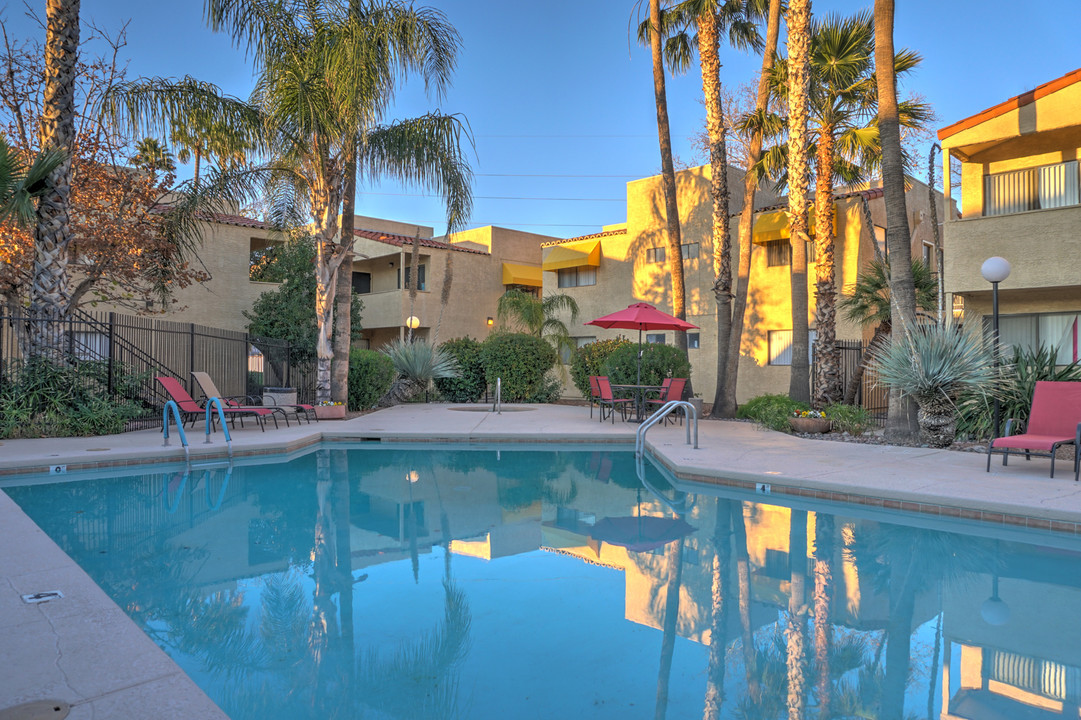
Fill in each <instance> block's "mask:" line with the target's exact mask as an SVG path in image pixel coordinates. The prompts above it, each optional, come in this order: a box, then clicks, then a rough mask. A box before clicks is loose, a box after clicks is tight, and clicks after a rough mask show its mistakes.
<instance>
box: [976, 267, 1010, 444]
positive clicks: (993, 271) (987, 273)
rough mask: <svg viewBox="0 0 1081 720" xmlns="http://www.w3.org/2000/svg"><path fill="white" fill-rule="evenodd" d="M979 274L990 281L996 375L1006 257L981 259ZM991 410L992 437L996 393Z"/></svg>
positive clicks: (995, 432) (995, 431)
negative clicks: (1000, 307) (1000, 298)
mask: <svg viewBox="0 0 1081 720" xmlns="http://www.w3.org/2000/svg"><path fill="white" fill-rule="evenodd" d="M980 274H981V275H983V279H984V280H986V281H987V282H989V283H991V332H992V333H993V335H994V338H993V339H992V343H993V345H992V348H993V353H994V355H993V356H992V358H991V363H992V367H994V368H995V370H996V372H995V375H996V376H997V375H998V372H997V370H998V284H999V283H1000V282H1002V281H1003V280H1005V279H1006V278H1008V277H1009V276H1010V263H1009V261H1008V260H1006V258H1001V257H998V256H995V257H989V258H987V259H986V260H984V261H983V265H981V266H980ZM993 408H994V409H993V411H992V415H991V432H992V435H991V437H992V438H997V437H998V429H999V414H1000V412H1001V407H1000V405H999V401H998V395H997V394H996V396H995V399H994V405H993Z"/></svg>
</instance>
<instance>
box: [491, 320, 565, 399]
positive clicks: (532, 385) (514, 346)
mask: <svg viewBox="0 0 1081 720" xmlns="http://www.w3.org/2000/svg"><path fill="white" fill-rule="evenodd" d="M558 359H559V356H558V354H557V353H556V351H555V349H554V348H553V347H552V346H551V345H549V344H548V343H547V342H545V341H544V340H541V339H540V338H538V337H534V336H532V335H523V334H519V333H495V334H493V335H491V336H489V337H488V339H487V340H485V341H484V342H483V343H482V344H481V362H482V363H483V365H484V377H485V380H486V382H487V383H488V385H490V386H492V387H494V386H495V383H496V378H501V379H502V383H503V384H502V399H503V402H550V400H551V396H552V382H551V380H549V379H548V378H547V375H548V371H549V370H551V369H552V367H553V366H554V365H555V364H556V361H557V360H558ZM556 392H557V393H558V390H557V391H556Z"/></svg>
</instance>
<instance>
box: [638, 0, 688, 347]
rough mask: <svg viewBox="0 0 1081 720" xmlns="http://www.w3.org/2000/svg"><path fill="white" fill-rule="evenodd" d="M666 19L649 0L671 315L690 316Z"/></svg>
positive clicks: (683, 339) (680, 341) (682, 338)
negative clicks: (667, 73)
mask: <svg viewBox="0 0 1081 720" xmlns="http://www.w3.org/2000/svg"><path fill="white" fill-rule="evenodd" d="M662 24H663V20H662V13H661V0H649V30H648V32H649V48H650V53H651V55H652V57H653V97H654V102H655V104H656V106H657V140H658V143H659V145H660V150H661V187H662V188H663V191H664V213H665V222H666V228H667V235H668V252H667V253H666V256H667V258H668V274H669V276H671V278H672V314H673V315H675V316H676V317H678V318H679V319H680V320H686V319H687V303H686V297H687V292H686V286H685V284H684V279H683V247H682V240H681V239H680V228H679V205H678V203H677V202H676V171H675V165H674V163H673V160H672V133H671V129H670V128H669V125H668V99H667V96H666V94H665V86H664V52H663V49H662V45H663V39H664V34H663V27H662ZM676 347H678V348H679V349H680V350H681V351H682V352H683V354H684V355H686V354H687V334H686V333H681V332H677V333H676Z"/></svg>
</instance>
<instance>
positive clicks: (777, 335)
mask: <svg viewBox="0 0 1081 720" xmlns="http://www.w3.org/2000/svg"><path fill="white" fill-rule="evenodd" d="M817 335H818V333H816V332H815V331H814V330H810V331H808V333H807V345H808V347H810V348H811V355H812V357H811V358H810V361H811V363H812V364H814V357H813V355H814V346H815V338H816V337H817ZM768 342H769V364H770V365H791V364H792V331H791V330H770V331H769V338H768Z"/></svg>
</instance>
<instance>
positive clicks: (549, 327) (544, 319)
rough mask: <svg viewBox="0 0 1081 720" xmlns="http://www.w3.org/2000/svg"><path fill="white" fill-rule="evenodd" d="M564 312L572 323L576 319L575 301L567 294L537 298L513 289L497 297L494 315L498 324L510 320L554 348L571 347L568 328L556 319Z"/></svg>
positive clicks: (571, 342) (552, 294) (571, 341)
mask: <svg viewBox="0 0 1081 720" xmlns="http://www.w3.org/2000/svg"><path fill="white" fill-rule="evenodd" d="M564 312H566V313H570V321H571V324H572V325H573V324H574V323H576V322H578V303H577V302H575V301H574V298H572V297H571V296H570V295H567V294H565V293H549V294H548V295H546V296H545V297H544V298H543V299H539V298H536V297H534V296H533V295H531V294H530V293H527V292H524V291H522V290H518V289H517V288H515V289H513V290H508V291H507V292H505V293H503V295H502V296H501V297H500V298H499V305H498V308H497V313H496V314H497V316H498V317H499V321H500V322H501V323H502V322H508V321H509V322H513V323H514V324H516V325H518V327H519V328H520V329H521V330H522V331H523V332H525V333H527V334H529V335H532V336H534V337H539V338H544V339H546V340H548V342H550V343H552V345H553V346H554V347H555V348H556V349H557V350H561V349H563V348H567V349H573V348H574V344H573V340H572V339H571V336H570V330H568V329H567V325H566V323H564V322H563V320H562V319H560V314H561V313H564Z"/></svg>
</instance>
